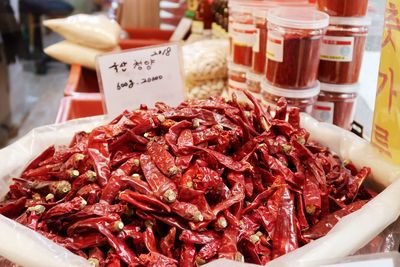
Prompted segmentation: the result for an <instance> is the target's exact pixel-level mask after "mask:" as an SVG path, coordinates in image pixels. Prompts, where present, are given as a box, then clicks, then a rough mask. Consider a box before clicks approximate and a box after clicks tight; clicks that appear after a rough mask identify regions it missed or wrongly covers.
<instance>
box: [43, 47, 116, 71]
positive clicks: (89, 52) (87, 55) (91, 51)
mask: <svg viewBox="0 0 400 267" xmlns="http://www.w3.org/2000/svg"><path fill="white" fill-rule="evenodd" d="M44 52H45V53H46V54H47V55H49V56H51V57H53V58H55V59H57V60H59V61H61V62H64V63H66V64H71V65H72V64H79V65H82V66H84V67H86V68H89V69H96V56H98V55H101V54H104V53H107V52H109V51H104V50H98V49H95V48H90V47H86V46H82V45H78V44H75V43H71V42H69V41H62V42H59V43H56V44H53V45H51V46H49V47H46V48H45V49H44Z"/></svg>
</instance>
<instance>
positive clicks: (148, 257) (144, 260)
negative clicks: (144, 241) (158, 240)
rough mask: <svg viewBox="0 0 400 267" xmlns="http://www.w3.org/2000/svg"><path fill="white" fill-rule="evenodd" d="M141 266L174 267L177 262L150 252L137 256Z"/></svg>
mask: <svg viewBox="0 0 400 267" xmlns="http://www.w3.org/2000/svg"><path fill="white" fill-rule="evenodd" d="M139 258H140V261H141V264H142V265H143V266H160V267H161V266H165V267H176V266H177V263H178V262H177V261H176V260H174V259H171V258H168V257H167V256H164V255H162V254H160V253H157V252H150V253H149V254H142V255H140V256H139Z"/></svg>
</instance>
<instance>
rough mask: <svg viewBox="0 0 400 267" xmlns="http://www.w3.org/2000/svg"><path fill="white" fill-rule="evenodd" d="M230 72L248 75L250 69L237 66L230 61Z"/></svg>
mask: <svg viewBox="0 0 400 267" xmlns="http://www.w3.org/2000/svg"><path fill="white" fill-rule="evenodd" d="M229 70H232V71H237V72H244V73H247V71H248V70H249V67H246V66H242V65H239V64H235V63H233V62H232V61H228V71H229Z"/></svg>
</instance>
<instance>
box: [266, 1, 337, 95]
mask: <svg viewBox="0 0 400 267" xmlns="http://www.w3.org/2000/svg"><path fill="white" fill-rule="evenodd" d="M267 17H268V36H267V39H268V41H267V65H266V68H267V70H266V78H267V80H268V81H269V82H270V83H271V84H273V85H275V86H279V87H283V88H293V89H305V88H309V87H313V86H314V85H315V82H316V80H317V74H318V64H319V55H320V48H321V44H322V37H323V35H324V33H325V30H326V27H327V26H328V23H329V16H328V15H327V14H325V13H323V12H319V11H315V10H313V9H311V8H293V7H282V8H274V9H271V10H270V11H268V16H267Z"/></svg>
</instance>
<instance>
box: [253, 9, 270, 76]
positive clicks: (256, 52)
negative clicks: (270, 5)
mask: <svg viewBox="0 0 400 267" xmlns="http://www.w3.org/2000/svg"><path fill="white" fill-rule="evenodd" d="M253 15H254V25H255V27H256V33H255V38H254V45H253V62H252V70H253V72H254V73H258V74H264V73H265V63H266V62H265V61H266V58H265V53H266V49H267V10H262V9H255V10H254V12H253Z"/></svg>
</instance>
